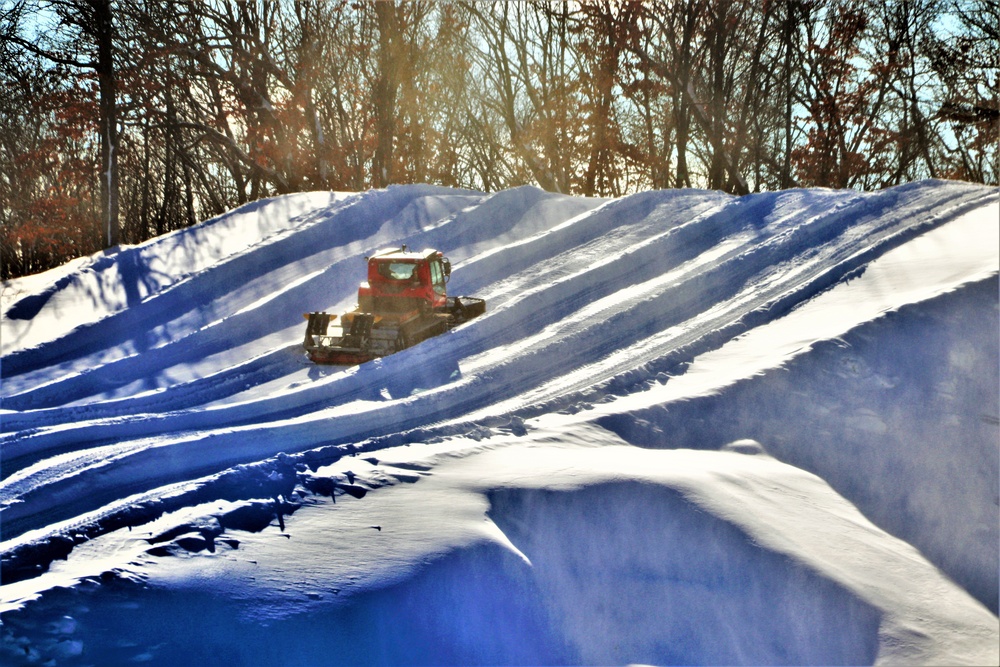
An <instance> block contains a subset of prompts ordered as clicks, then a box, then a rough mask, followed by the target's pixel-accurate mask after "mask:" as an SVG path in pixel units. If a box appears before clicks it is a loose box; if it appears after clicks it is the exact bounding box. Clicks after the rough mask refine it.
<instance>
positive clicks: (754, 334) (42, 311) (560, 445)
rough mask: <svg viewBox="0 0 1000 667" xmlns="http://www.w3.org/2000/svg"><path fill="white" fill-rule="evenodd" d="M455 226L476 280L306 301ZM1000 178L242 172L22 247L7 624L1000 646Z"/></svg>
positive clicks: (914, 657) (703, 659) (240, 640)
mask: <svg viewBox="0 0 1000 667" xmlns="http://www.w3.org/2000/svg"><path fill="white" fill-rule="evenodd" d="M403 243H405V244H407V245H408V246H410V247H413V248H423V247H432V248H437V249H439V250H442V251H444V252H445V254H446V255H448V256H449V257H450V258H451V260H452V263H453V266H454V271H453V274H452V279H451V282H450V284H449V291H450V293H452V294H469V295H475V296H480V297H484V298H485V299H486V300H487V303H488V308H487V313H486V315H484V316H482V317H480V318H478V319H476V320H473V321H472V322H469V323H468V324H466V325H463V326H461V327H459V328H457V329H454V330H452V331H450V332H449V333H447V334H445V335H442V336H439V337H437V338H434V339H431V340H428V341H425V342H423V343H421V344H419V345H418V346H416V347H413V348H411V349H408V350H406V351H404V352H401V353H399V354H396V355H393V356H391V357H386V358H384V359H381V360H377V361H375V362H371V363H368V364H364V365H362V366H358V367H353V368H342V367H329V366H315V365H312V364H310V363H309V362H308V361H307V360H306V359H305V357H304V355H303V353H302V349H301V341H302V337H303V334H304V324H305V323H304V320H303V319H302V313H305V312H309V311H314V310H329V311H331V312H336V311H339V310H343V309H345V308H348V307H350V306H352V305H353V303H354V301H355V298H356V290H357V284H358V282H359V281H360V280H361V279H362V277H363V275H362V274H363V271H364V263H363V260H362V258H363V256H364V255H365V254H366V253H370V252H372V251H374V250H376V249H379V248H384V247H390V246H398V245H400V244H403ZM998 248H1000V190H998V189H996V188H987V187H983V186H977V185H970V184H962V183H949V182H940V181H927V182H921V183H915V184H912V185H908V186H904V187H898V188H893V189H890V190H886V191H882V192H877V193H857V192H851V191H830V190H794V191H786V192H779V193H765V194H757V195H751V196H747V197H743V198H734V197H731V196H728V195H725V194H722V193H716V192H704V191H694V190H686V191H684V190H682V191H664V192H650V193H643V194H637V195H632V196H629V197H624V198H621V199H613V200H595V199H584V198H576V197H568V196H561V195H554V194H549V193H545V192H542V191H540V190H538V189H534V188H528V187H525V188H519V189H515V190H509V191H504V192H500V193H496V194H493V195H485V194H482V193H477V192H468V191H457V190H451V189H445V188H437V187H430V186H400V187H390V188H389V189H387V190H380V191H372V192H368V193H363V194H344V193H308V194H301V195H291V196H286V197H280V198H275V199H272V200H266V201H261V202H256V203H253V204H250V205H247V206H244V207H242V208H241V209H238V210H236V211H233V212H232V213H229V214H226V215H223V216H221V217H219V218H216V219H214V220H209V221H207V222H205V223H203V224H201V225H198V226H196V227H193V228H191V229H187V230H183V231H180V232H177V233H174V234H170V235H167V236H165V237H162V238H159V239H155V240H153V241H150V242H147V243H145V244H142V245H140V246H135V247H126V248H122V249H120V250H117V251H116V252H113V253H108V254H105V255H100V256H94V257H90V258H85V259H81V260H77V261H75V262H73V263H71V264H69V265H67V266H65V267H63V268H61V269H57V270H54V271H50V272H48V273H45V274H41V275H38V276H31V277H27V278H23V279H20V280H15V281H11V282H8V283H5V284H4V285H3V292H2V305H3V320H2V327H3V328H2V350H3V359H2V366H0V372H2V390H0V395H2V401H3V402H2V411H0V431H2V433H0V457H2V458H0V463H2V477H3V479H2V482H0V530H2V536H0V554H2V558H3V560H2V570H0V577H2V579H0V583H2V585H0V611H2V612H3V613H2V615H0V620H2V626H0V656H2V660H3V662H4V664H9V662H12V663H14V664H18V663H26V664H30V663H36V662H46V661H49V660H54V661H55V662H56V663H59V664H118V663H127V662H131V661H136V660H140V661H152V662H153V663H154V664H196V663H199V662H207V661H208V660H218V659H219V656H225V657H226V659H227V660H228V661H229V662H230V663H231V664H267V665H276V664H288V665H292V664H314V663H318V662H322V663H328V662H329V663H346V664H358V663H394V664H395V663H409V664H414V663H415V664H429V663H452V664H454V663H460V664H485V663H489V664H497V663H501V664H514V663H529V664H565V663H587V664H610V663H624V662H647V663H660V664H699V663H703V664H773V663H783V664H787V663H793V664H867V663H873V662H879V663H899V662H902V663H907V664H914V663H923V664H959V663H968V664H997V663H998V661H1000V649H998V642H1000V622H998V618H997V603H998V600H997V598H998V571H1000V563H998V551H1000V546H998V545H1000V536H998V524H1000V510H998V479H1000V444H998V443H1000V433H998V430H1000V428H998V415H1000V405H998V404H1000V377H998V375H1000V370H998V368H1000V313H998V301H1000V299H998V270H1000V250H998Z"/></svg>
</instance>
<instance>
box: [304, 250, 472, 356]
mask: <svg viewBox="0 0 1000 667" xmlns="http://www.w3.org/2000/svg"><path fill="white" fill-rule="evenodd" d="M365 259H366V261H367V262H368V281H367V282H363V283H361V286H360V287H359V288H358V305H357V307H356V308H355V309H354V310H352V311H350V312H347V313H344V314H343V315H340V316H339V317H338V316H337V315H330V314H329V313H324V312H316V313H306V314H305V318H306V319H307V320H308V321H309V323H308V324H307V325H306V337H305V341H304V342H303V345H304V346H305V348H306V352H307V353H308V354H309V359H310V360H312V361H313V362H315V363H317V364H348V365H351V364H360V363H363V362H365V361H369V360H371V359H375V358H377V357H384V356H386V355H389V354H392V353H393V352H399V351H400V350H402V349H405V348H407V347H410V346H411V345H415V344H417V343H419V342H420V341H422V340H425V339H427V338H430V337H432V336H437V335H438V334H441V333H444V332H445V331H447V330H448V329H450V328H452V327H455V326H458V325H459V324H461V323H463V322H466V321H468V320H471V319H472V318H474V317H478V316H479V315H482V314H483V313H485V312H486V301H484V300H483V299H477V298H475V297H469V296H459V297H450V296H448V294H447V290H446V289H445V285H446V284H447V282H448V278H449V276H450V275H451V263H450V262H449V261H448V258H447V257H445V256H444V255H442V254H441V253H440V252H438V251H437V250H423V251H421V252H410V251H409V250H407V249H406V246H405V245H404V246H403V247H402V248H400V249H398V250H396V249H390V250H382V251H380V252H378V253H376V254H375V255H373V256H372V257H367V258H365Z"/></svg>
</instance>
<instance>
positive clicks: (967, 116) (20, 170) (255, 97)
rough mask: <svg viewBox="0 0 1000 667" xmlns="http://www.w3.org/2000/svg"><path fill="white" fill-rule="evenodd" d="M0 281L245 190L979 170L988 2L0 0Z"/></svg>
mask: <svg viewBox="0 0 1000 667" xmlns="http://www.w3.org/2000/svg"><path fill="white" fill-rule="evenodd" d="M0 7H2V9H0V77H2V80H0V86H2V89H3V90H4V94H3V95H0V118H2V125H0V272H2V277H3V278H5V279H6V278H10V277H13V276H18V275H24V274H28V273H33V272H37V271H41V270H44V269H47V268H50V267H53V266H56V265H58V264H60V263H62V262H64V261H66V260H67V259H69V258H72V257H75V256H79V255H83V254H88V253H91V252H94V251H97V250H99V249H101V248H102V247H104V248H106V247H111V246H114V245H117V244H119V243H138V242H141V241H143V240H146V239H148V238H151V237H153V236H156V235H159V234H162V233H164V232H167V231H170V230H174V229H178V228H181V227H184V226H187V225H190V224H193V223H195V222H197V221H199V220H203V219H205V218H208V217H211V216H213V215H217V214H219V213H222V212H224V211H226V210H228V209H230V208H233V207H234V206H237V205H240V204H243V203H246V202H248V201H252V200H255V199H258V198H261V197H266V196H272V195H276V194H282V193H289V192H297V191H306V190H327V189H332V190H349V191H362V190H366V189H369V188H380V187H385V186H387V185H389V184H393V183H436V184H441V185H446V186H454V187H459V188H471V189H475V190H482V191H487V192H490V191H496V190H500V189H504V188H508V187H513V186H517V185H522V184H535V185H538V186H540V187H542V188H544V189H546V190H549V191H553V192H561V193H568V194H579V195H586V196H619V195H623V194H627V193H630V192H635V191H640V190H647V189H658V188H685V187H701V188H711V189H719V190H725V191H727V192H731V193H735V194H745V193H748V192H755V191H761V190H774V189H782V188H790V187H806V186H824V187H835V188H858V189H874V188H881V187H887V186H891V185H895V184H898V183H902V182H907V181H911V180H915V179H920V178H925V177H931V178H953V179H963V180H968V181H975V182H981V183H989V184H997V183H998V178H1000V156H998V146H997V145H998V140H1000V104H998V94H1000V93H998V91H1000V8H998V5H997V3H996V2H995V0H648V1H645V2H637V1H620V2H612V1H610V0H583V1H580V2H517V3H507V2H495V3H483V2H427V1H412V2H352V1H346V0H343V1H339V2H338V1H334V0H326V1H320V0H317V1H314V2H306V1H300V0H276V1H269V0H257V1H255V2H236V1H234V0H199V1H197V2H196V1H193V0H179V1H174V2H169V3H162V2H154V1H153V0H3V4H2V5H0Z"/></svg>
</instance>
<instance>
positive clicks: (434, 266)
mask: <svg viewBox="0 0 1000 667" xmlns="http://www.w3.org/2000/svg"><path fill="white" fill-rule="evenodd" d="M431 285H433V286H434V291H436V292H438V293H439V294H440V293H441V290H442V289H444V269H443V268H441V262H440V261H438V260H434V261H433V262H431Z"/></svg>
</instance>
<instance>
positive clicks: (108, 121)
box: [91, 0, 119, 248]
mask: <svg viewBox="0 0 1000 667" xmlns="http://www.w3.org/2000/svg"><path fill="white" fill-rule="evenodd" d="M91 6H92V7H93V9H94V24H95V25H94V38H95V39H96V40H97V83H98V90H99V91H100V118H99V127H100V139H101V230H102V234H103V237H104V238H103V242H104V247H105V248H111V247H113V246H116V245H118V243H119V240H118V237H119V221H118V107H117V103H116V101H115V95H116V92H117V91H116V87H117V83H116V81H115V64H114V44H113V41H114V26H113V24H112V21H111V2H110V0H91Z"/></svg>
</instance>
